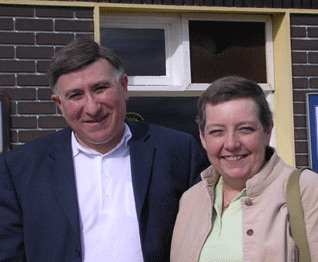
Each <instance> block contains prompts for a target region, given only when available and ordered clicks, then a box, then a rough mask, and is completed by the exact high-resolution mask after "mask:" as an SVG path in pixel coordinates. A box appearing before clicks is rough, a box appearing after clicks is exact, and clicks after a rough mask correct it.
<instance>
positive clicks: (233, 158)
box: [224, 156, 243, 161]
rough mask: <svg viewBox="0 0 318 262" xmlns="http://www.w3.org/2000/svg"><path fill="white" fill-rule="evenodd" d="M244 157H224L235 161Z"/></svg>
mask: <svg viewBox="0 0 318 262" xmlns="http://www.w3.org/2000/svg"><path fill="white" fill-rule="evenodd" d="M241 158H243V156H228V157H224V159H225V160H228V161H235V160H239V159H241Z"/></svg>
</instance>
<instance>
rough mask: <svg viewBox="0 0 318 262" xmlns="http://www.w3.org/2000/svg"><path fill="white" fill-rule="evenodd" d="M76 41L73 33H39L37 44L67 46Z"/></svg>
mask: <svg viewBox="0 0 318 262" xmlns="http://www.w3.org/2000/svg"><path fill="white" fill-rule="evenodd" d="M72 40H74V34H72V33H65V34H59V33H52V34H50V33H37V34H36V43H37V44H38V45H66V44H68V43H69V42H71V41H72Z"/></svg>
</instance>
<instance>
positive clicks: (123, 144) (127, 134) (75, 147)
mask: <svg viewBox="0 0 318 262" xmlns="http://www.w3.org/2000/svg"><path fill="white" fill-rule="evenodd" d="M131 137H132V134H131V131H130V128H129V126H128V125H127V124H126V123H125V130H124V135H123V137H122V139H121V140H120V142H119V143H118V144H117V145H116V146H115V147H114V148H113V149H111V150H110V151H109V152H107V153H106V154H105V156H106V155H110V154H112V153H113V152H114V151H116V150H117V149H125V148H127V147H128V141H129V140H130V139H131ZM71 142H72V152H73V157H75V156H77V155H78V154H79V153H84V154H86V155H103V154H101V153H99V152H97V151H95V150H93V149H89V148H86V147H83V146H82V145H80V144H79V143H78V141H77V139H76V137H75V133H74V132H73V131H72V141H71Z"/></svg>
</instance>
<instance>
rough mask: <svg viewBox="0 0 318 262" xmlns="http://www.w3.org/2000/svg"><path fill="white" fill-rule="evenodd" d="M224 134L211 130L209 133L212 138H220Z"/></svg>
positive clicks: (221, 131)
mask: <svg viewBox="0 0 318 262" xmlns="http://www.w3.org/2000/svg"><path fill="white" fill-rule="evenodd" d="M222 134H223V130H211V131H209V135H210V136H220V135H222Z"/></svg>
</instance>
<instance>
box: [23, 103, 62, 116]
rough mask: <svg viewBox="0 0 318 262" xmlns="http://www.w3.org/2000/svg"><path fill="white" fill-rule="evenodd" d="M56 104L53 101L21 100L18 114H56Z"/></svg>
mask: <svg viewBox="0 0 318 262" xmlns="http://www.w3.org/2000/svg"><path fill="white" fill-rule="evenodd" d="M55 112H56V106H55V104H54V103H53V102H19V103H18V114H54V113H55Z"/></svg>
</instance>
